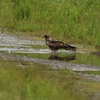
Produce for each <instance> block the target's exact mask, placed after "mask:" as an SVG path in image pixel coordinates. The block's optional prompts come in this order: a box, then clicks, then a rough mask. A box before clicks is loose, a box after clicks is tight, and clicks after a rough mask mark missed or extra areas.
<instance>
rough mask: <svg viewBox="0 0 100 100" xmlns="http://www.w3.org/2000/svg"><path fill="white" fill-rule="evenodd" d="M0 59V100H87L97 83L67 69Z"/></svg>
mask: <svg viewBox="0 0 100 100" xmlns="http://www.w3.org/2000/svg"><path fill="white" fill-rule="evenodd" d="M21 64H22V66H23V68H22V67H20V66H18V65H16V63H14V62H11V61H4V60H2V59H0V99H1V100H66V98H67V99H68V100H91V98H92V95H93V93H94V92H96V91H99V88H100V83H99V82H93V81H86V80H84V78H82V77H81V76H79V75H78V74H76V73H75V72H73V71H70V70H53V69H51V68H50V67H49V66H48V67H46V66H44V65H40V64H36V63H33V64H30V63H29V62H23V61H21V62H20V65H21Z"/></svg>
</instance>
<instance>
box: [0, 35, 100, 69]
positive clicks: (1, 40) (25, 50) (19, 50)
mask: <svg viewBox="0 0 100 100" xmlns="http://www.w3.org/2000/svg"><path fill="white" fill-rule="evenodd" d="M0 52H6V53H8V54H17V55H23V56H27V57H30V58H36V59H42V60H45V61H48V60H49V61H51V63H53V61H58V62H57V65H58V66H60V64H61V63H63V64H64V65H63V64H62V68H64V67H65V62H66V63H69V64H70V63H71V66H73V68H72V69H73V70H82V69H83V70H84V69H85V70H86V67H87V66H88V68H87V70H100V56H96V55H93V54H90V53H87V54H86V53H81V52H76V53H73V52H69V51H65V50H59V51H58V52H57V54H56V56H51V51H50V50H49V49H48V47H47V46H46V45H45V41H44V40H42V41H36V40H34V41H31V40H25V39H23V38H19V37H14V36H10V35H6V34H2V33H0ZM38 63H39V62H38ZM57 65H55V66H57ZM86 65H87V66H86ZM75 66H76V67H75ZM80 67H81V68H80Z"/></svg>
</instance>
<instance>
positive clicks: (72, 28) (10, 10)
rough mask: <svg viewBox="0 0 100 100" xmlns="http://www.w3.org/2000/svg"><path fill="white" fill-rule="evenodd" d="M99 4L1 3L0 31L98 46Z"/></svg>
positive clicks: (77, 0)
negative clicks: (8, 30)
mask: <svg viewBox="0 0 100 100" xmlns="http://www.w3.org/2000/svg"><path fill="white" fill-rule="evenodd" d="M99 4H100V1H99V0H41V1H37V0H0V27H2V29H5V27H6V28H8V29H11V30H16V31H21V32H32V33H31V34H28V35H32V34H33V35H34V34H39V35H41V34H45V33H48V34H50V35H53V36H56V35H57V36H58V37H57V36H56V38H60V39H62V40H64V41H66V39H67V42H68V41H69V42H70V40H71V41H73V42H76V43H77V42H78V43H87V44H93V45H95V46H97V47H99V46H100V39H99V37H100V23H99V22H100V18H99V17H100V5H99Z"/></svg>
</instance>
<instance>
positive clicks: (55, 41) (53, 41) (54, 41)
mask: <svg viewBox="0 0 100 100" xmlns="http://www.w3.org/2000/svg"><path fill="white" fill-rule="evenodd" d="M50 42H51V43H62V44H64V43H63V42H61V41H57V40H52V41H50Z"/></svg>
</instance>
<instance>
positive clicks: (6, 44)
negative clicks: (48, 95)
mask: <svg viewBox="0 0 100 100" xmlns="http://www.w3.org/2000/svg"><path fill="white" fill-rule="evenodd" d="M31 45H45V42H44V41H31V40H25V39H23V38H18V37H13V36H10V35H6V34H2V33H0V57H1V58H2V59H9V60H11V61H15V62H20V61H29V62H35V63H40V64H45V65H47V66H50V67H52V68H53V69H66V70H67V69H70V70H73V71H100V67H99V66H96V65H95V66H91V65H87V64H74V63H70V62H68V61H70V60H75V59H76V54H73V55H71V56H66V57H59V56H50V57H49V58H48V59H42V58H39V57H38V58H33V57H26V56H20V55H13V54H12V53H18V52H19V53H33V54H34V53H38V54H49V53H50V52H51V51H50V50H49V49H48V48H47V49H37V48H32V47H31ZM58 52H63V53H64V52H68V51H65V50H59V51H58ZM22 67H24V66H23V65H22ZM82 75H83V76H85V77H87V78H89V79H93V80H96V81H100V75H90V74H82Z"/></svg>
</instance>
